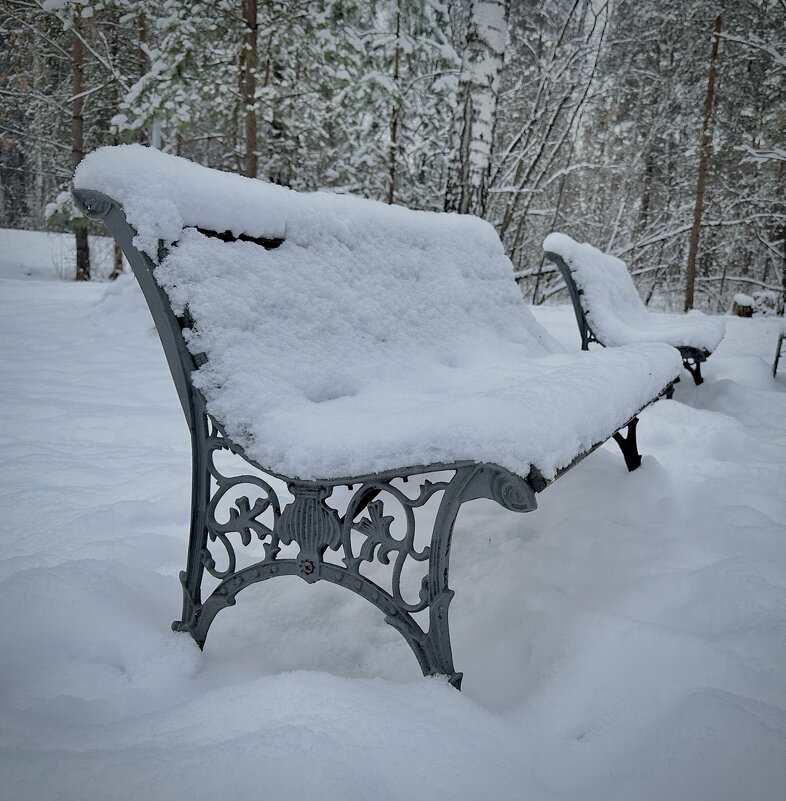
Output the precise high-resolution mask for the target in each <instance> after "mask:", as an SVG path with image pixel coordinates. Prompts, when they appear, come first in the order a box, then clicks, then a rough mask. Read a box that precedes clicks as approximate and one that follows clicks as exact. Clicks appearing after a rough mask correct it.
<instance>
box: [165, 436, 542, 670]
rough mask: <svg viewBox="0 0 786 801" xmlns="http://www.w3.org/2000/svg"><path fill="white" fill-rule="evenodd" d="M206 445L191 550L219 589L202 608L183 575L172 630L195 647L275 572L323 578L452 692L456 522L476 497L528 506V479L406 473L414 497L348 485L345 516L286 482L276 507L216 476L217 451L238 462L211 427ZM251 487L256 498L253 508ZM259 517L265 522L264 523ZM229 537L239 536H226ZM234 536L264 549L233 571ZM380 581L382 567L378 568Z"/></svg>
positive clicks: (393, 487)
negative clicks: (377, 620) (427, 527)
mask: <svg viewBox="0 0 786 801" xmlns="http://www.w3.org/2000/svg"><path fill="white" fill-rule="evenodd" d="M204 442H205V445H204V448H205V453H206V460H205V462H204V464H205V465H206V468H207V472H208V473H209V477H210V484H211V488H210V493H209V499H208V500H207V510H206V516H205V529H206V536H205V537H204V541H203V543H202V545H201V546H200V548H201V550H198V551H196V552H194V553H195V556H197V558H198V564H199V565H201V567H202V568H204V570H206V571H207V572H208V573H209V574H210V575H211V576H213V577H214V578H215V579H217V580H218V586H216V587H215V588H214V589H213V591H212V593H210V595H209V596H208V598H207V599H206V600H205V601H204V603H203V602H201V600H200V598H201V594H200V584H201V580H197V581H196V582H194V581H193V580H192V581H189V580H187V577H186V575H185V574H184V576H183V589H184V594H185V596H186V600H185V603H184V618H183V620H182V621H179V622H176V623H175V624H174V627H175V628H176V629H178V630H185V631H189V632H190V633H191V635H192V636H193V637H194V639H195V640H196V641H197V642H198V643H199V644H200V645H202V644H204V642H205V638H206V637H207V632H208V629H209V628H210V625H211V623H212V621H213V619H214V618H215V616H216V614H217V613H218V612H219V611H220V610H221V609H223V608H224V607H226V606H231V605H232V604H234V603H235V596H236V595H237V594H238V593H239V592H240V591H241V590H242V589H243V588H244V587H247V586H249V585H250V584H254V583H256V582H259V581H265V580H266V579H269V578H273V577H274V576H279V575H296V576H300V578H302V579H304V580H305V581H307V582H309V583H313V582H315V581H319V580H326V581H329V582H331V583H333V584H339V585H341V586H344V587H347V588H348V589H350V590H352V591H353V592H355V593H357V594H358V595H361V596H362V597H364V598H366V599H367V600H368V601H370V602H371V603H372V604H374V605H375V606H376V607H377V608H378V609H380V610H381V611H382V612H383V613H384V615H385V620H386V621H387V622H388V623H390V624H391V625H392V626H394V627H395V628H396V629H398V630H399V631H400V632H401V634H402V635H403V636H404V637H405V639H406V640H407V642H408V643H409V645H410V647H411V648H412V650H413V652H414V653H415V656H416V657H417V659H418V662H419V663H420V666H421V668H422V670H423V672H424V673H428V674H431V673H441V674H446V675H447V676H448V677H449V680H450V681H451V683H453V684H454V685H455V686H459V684H460V682H461V674H460V673H456V672H455V671H454V669H453V659H452V654H451V648H450V634H449V628H448V607H449V606H450V602H451V600H452V598H453V591H452V590H451V589H450V587H449V586H448V562H449V555H450V540H451V537H452V533H453V525H454V523H455V520H456V516H457V514H458V510H459V508H460V506H461V504H462V503H463V502H465V501H468V500H472V499H474V498H481V497H484V498H491V499H493V500H495V501H497V503H499V504H501V505H502V506H504V507H505V508H507V509H511V510H513V511H528V510H530V509H533V508H535V500H534V492H533V489H532V487H531V485H530V484H529V483H528V482H527V481H526V480H524V479H522V478H520V477H518V476H515V475H513V474H512V473H510V472H508V471H507V470H504V469H502V468H499V467H495V466H493V465H478V464H467V465H461V466H456V467H454V468H450V478H449V479H448V480H443V481H432V480H430V479H428V478H425V475H424V474H415V475H413V474H411V473H410V474H409V477H410V478H416V479H418V480H419V481H420V483H419V484H417V483H414V482H413V486H414V487H415V488H416V491H415V492H411V493H409V494H408V493H406V492H404V490H403V489H402V488H401V487H400V486H399V484H398V480H397V479H398V478H404V476H398V477H391V478H387V477H385V478H383V477H377V478H373V479H369V480H366V481H364V482H362V483H361V484H359V485H358V486H357V488H354V491H353V492H352V495H351V496H350V497H349V500H348V502H347V504H346V510H345V511H344V513H343V514H340V513H339V511H338V510H337V509H336V508H334V507H332V506H330V505H328V502H327V501H328V499H329V498H330V496H331V495H332V493H333V490H334V488H335V486H336V483H330V482H327V483H324V484H317V483H310V482H298V481H290V482H289V483H288V485H287V486H288V489H289V492H290V493H291V494H292V496H293V497H292V500H291V501H289V502H288V503H287V504H286V505H284V506H283V508H282V505H281V502H280V500H279V497H278V496H277V494H276V492H275V491H274V489H273V487H272V486H271V485H270V484H269V483H268V482H267V481H266V480H265V479H264V478H262V477H261V476H260V475H255V474H251V473H243V474H242V475H231V476H228V475H225V474H224V473H223V472H222V470H221V469H219V467H218V465H216V459H215V457H216V454H217V453H219V452H221V451H226V450H229V451H231V452H233V453H236V454H238V455H240V456H242V452H238V450H237V449H236V448H235V447H234V446H233V445H232V443H231V442H230V441H229V440H228V439H227V438H225V437H224V435H223V434H222V432H221V431H220V430H219V428H218V427H217V426H216V425H214V424H213V423H212V422H211V423H210V428H209V431H208V432H207V434H206V437H205V440H204ZM249 487H251V488H252V489H253V490H254V491H255V492H256V497H255V499H254V500H253V502H252V500H251V499H250V495H251V494H252V492H250V491H249V490H248V488H249ZM243 490H245V492H243ZM437 495H440V498H439V503H438V507H437V509H436V514H435V516H434V518H433V519H434V522H433V526H432V529H431V532H430V539H429V540H428V544H425V545H422V546H420V547H419V546H418V544H417V543H416V540H415V533H416V512H417V510H419V509H422V508H423V507H424V506H425V505H426V504H427V503H428V502H429V501H431V500H432V498H435V496H437ZM412 496H414V497H412ZM219 510H220V512H219ZM423 514H425V513H423ZM265 515H267V517H266V519H267V521H268V522H264V521H263V520H262V517H263V516H265ZM395 520H398V521H399V523H400V526H399V528H397V529H394V528H393V524H394V521H395ZM421 522H425V521H421ZM394 532H395V533H394ZM231 535H236V536H235V537H232V538H231V539H230V536H231ZM238 537H239V541H240V543H241V544H242V546H244V547H248V546H251V545H252V543H254V542H255V541H257V540H258V541H259V542H261V544H262V548H263V553H262V554H261V555H262V559H261V560H259V561H256V562H253V563H252V564H250V565H248V566H246V567H238V559H237V555H236V552H235V547H236V544H237V540H238ZM233 540H234V542H233ZM219 542H220V543H221V546H222V548H223V549H224V551H225V552H226V556H227V564H226V567H225V568H224V569H219V568H218V567H217V566H216V561H215V559H214V557H213V555H212V553H211V550H210V545H211V544H212V543H219ZM293 544H294V545H296V546H297V548H298V552H297V554H296V555H294V557H293V556H291V555H289V554H286V555H285V556H282V546H290V545H293ZM329 550H331V551H335V552H337V554H338V556H337V557H336V559H335V560H330V559H326V558H325V556H326V553H327V552H328V551H329ZM372 564H379V565H385V566H389V567H390V570H389V574H388V577H387V579H384V580H382V581H381V583H380V580H379V579H378V578H375V579H373V580H372V579H371V578H370V577H369V576H367V575H365V574H364V567H369V568H370V566H371V565H372ZM408 565H411V566H413V567H415V566H417V565H422V568H418V569H417V571H416V575H415V580H417V578H418V571H419V574H420V586H419V589H417V590H416V593H417V595H416V597H410V598H407V597H405V596H406V595H411V594H412V592H413V589H412V588H410V590H409V592H406V591H405V590H404V589H402V583H403V584H405V585H406V584H407V583H408V582H404V581H402V576H403V574H404V572H405V569H407V566H408ZM369 572H370V571H369ZM407 572H408V571H407ZM378 574H379V570H377V571H375V575H378ZM413 586H414V587H416V586H417V584H416V583H415V584H414V585H413ZM421 612H422V613H427V614H428V621H429V623H428V626H426V627H423V626H421V625H420V624H419V623H418V622H417V621H416V619H415V618H414V617H413V616H414V615H417V614H418V613H421Z"/></svg>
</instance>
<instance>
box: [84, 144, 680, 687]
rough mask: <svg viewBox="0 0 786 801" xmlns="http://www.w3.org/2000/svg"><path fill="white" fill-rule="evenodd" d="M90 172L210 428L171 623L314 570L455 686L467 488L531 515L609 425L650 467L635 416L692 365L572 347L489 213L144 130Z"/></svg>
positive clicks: (200, 631) (198, 422)
mask: <svg viewBox="0 0 786 801" xmlns="http://www.w3.org/2000/svg"><path fill="white" fill-rule="evenodd" d="M74 187H75V190H74V195H75V198H76V200H77V203H78V204H79V206H80V208H81V209H82V210H83V211H84V212H85V213H86V214H87V215H89V216H91V217H93V218H95V219H101V220H103V221H104V222H105V224H106V225H107V226H108V228H109V230H110V231H111V232H112V234H113V235H114V236H115V238H116V239H117V241H118V242H119V243H120V245H121V247H122V248H123V251H124V252H125V255H126V256H127V258H128V260H129V262H130V264H131V266H132V268H133V270H134V273H135V275H136V277H137V279H138V281H139V284H140V286H141V288H142V291H143V292H144V295H145V297H146V299H147V302H148V305H149V307H150V309H151V312H152V314H153V318H154V320H155V323H156V327H157V329H158V333H159V336H160V338H161V341H162V344H163V346H164V351H165V354H166V357H167V360H168V363H169V367H170V370H171V372H172V376H173V378H174V381H175V385H176V387H177V391H178V395H179V398H180V401H181V404H182V406H183V410H184V412H185V416H186V420H187V422H188V425H189V428H190V430H191V437H192V455H193V481H192V487H193V494H192V515H191V531H190V542H189V549H188V561H187V567H186V570H185V571H184V572H183V573H182V574H181V581H182V584H183V593H184V603H183V614H182V617H181V619H180V620H179V621H176V623H175V624H173V625H174V628H175V629H177V630H181V631H187V632H189V633H190V634H191V635H192V636H193V637H194V639H195V640H196V641H197V642H198V643H199V645H200V646H202V645H203V644H204V642H205V638H206V636H207V632H208V629H209V627H210V625H211V623H212V621H213V619H214V617H215V616H216V614H217V613H218V612H219V611H220V610H221V609H223V608H224V607H226V606H229V605H232V604H234V603H235V598H236V596H237V594H238V593H239V592H240V590H242V589H243V588H245V587H247V586H249V585H251V584H254V583H256V582H259V581H264V580H266V579H270V578H273V577H275V576H282V575H297V576H300V577H301V578H303V579H305V580H306V581H307V582H315V581H317V580H320V579H321V580H325V581H329V582H332V583H334V584H338V585H341V586H344V587H347V588H348V589H350V590H352V591H353V592H355V593H358V594H359V595H361V596H362V597H364V598H366V599H367V600H368V601H370V602H371V603H372V604H373V605H374V606H376V607H377V608H378V609H380V610H381V611H382V612H383V613H384V615H385V620H386V621H387V622H388V623H390V624H391V625H392V626H394V627H395V628H396V629H398V630H399V631H400V632H401V634H403V636H404V637H405V638H406V641H407V642H408V643H409V645H410V647H411V648H412V650H413V651H414V653H415V655H416V657H417V659H418V661H419V663H420V666H421V668H422V670H423V672H424V674H445V675H446V676H448V678H449V680H450V682H451V683H452V684H453V685H454V686H459V684H460V680H461V674H460V673H457V672H456V671H455V669H454V666H453V658H452V654H451V645H450V635H449V628H448V607H449V605H450V602H451V599H452V597H453V590H452V589H451V588H450V586H449V581H448V566H449V557H450V548H451V537H452V532H453V525H454V522H455V520H456V516H457V514H458V511H459V508H460V507H461V505H462V503H464V502H466V501H469V500H472V499H475V498H490V499H493V500H495V501H497V502H498V503H499V504H501V505H502V506H503V507H505V508H507V509H510V510H513V511H518V512H525V511H530V510H533V509H535V507H536V505H537V504H536V500H535V496H536V493H538V492H540V491H541V490H543V489H544V488H545V487H546V486H548V485H549V484H550V483H551V482H552V481H554V480H555V479H556V478H557V477H558V476H560V475H561V474H562V473H564V472H565V471H566V470H567V469H568V468H570V467H571V466H572V465H574V464H575V463H576V462H577V461H579V460H580V459H582V458H583V457H584V456H586V455H587V454H588V453H590V452H591V451H592V450H593V449H595V448H596V447H597V446H598V445H599V444H601V443H602V442H604V441H605V440H606V439H608V438H610V437H611V436H615V438H616V439H617V441H618V442H619V444H620V445H621V447H622V449H623V454H624V455H625V459H626V463H627V464H628V466H629V467H630V468H631V469H633V468H635V467H636V466H637V465H638V463H639V462H640V457H639V456H638V452H637V448H636V440H635V423H636V420H637V418H636V415H637V413H638V412H639V411H640V410H641V409H642V408H643V407H644V406H646V405H647V404H648V403H650V402H651V401H652V400H653V399H654V398H656V397H657V396H658V395H659V394H660V393H661V392H662V391H663V389H664V388H665V387H666V386H667V385H669V384H670V383H671V382H672V381H674V379H675V378H676V376H677V374H678V373H679V370H680V360H679V358H678V357H677V353H676V351H674V350H673V349H672V348H670V347H667V346H665V345H658V344H640V345H631V346H629V347H623V348H618V349H612V350H606V351H599V352H596V353H569V352H567V351H565V350H564V349H563V348H562V347H561V346H560V345H559V344H558V343H557V342H556V341H555V340H554V339H552V338H551V337H550V336H549V335H548V333H547V332H546V331H545V330H544V329H543V328H541V327H540V326H539V325H538V324H537V323H536V322H535V320H534V318H533V317H532V315H531V314H530V312H529V310H528V309H527V307H526V306H525V305H524V303H523V302H522V300H521V297H520V295H519V293H518V290H517V289H516V287H515V284H514V282H513V280H512V279H511V266H510V262H509V261H508V259H507V258H506V256H505V254H504V252H503V249H502V245H501V244H500V241H499V239H498V237H497V235H496V233H495V232H494V230H493V229H492V228H491V226H490V225H488V224H486V223H484V222H482V221H481V220H479V219H476V218H473V217H465V216H458V215H447V214H433V213H425V212H413V211H409V210H407V209H404V208H401V207H395V206H386V205H383V204H381V203H375V202H371V201H366V200H361V199H359V198H354V197H348V196H340V195H333V194H327V193H315V194H300V193H297V192H294V191H291V190H288V189H285V188H282V187H278V186H273V185H270V184H266V183H263V182H260V181H255V180H250V179H247V178H241V177H239V176H236V175H231V174H227V173H222V172H219V171H216V170H210V169H206V168H203V167H200V166H198V165H196V164H193V163H191V162H189V161H187V160H185V159H181V158H177V157H173V156H168V155H165V154H163V153H160V152H158V151H155V150H150V149H147V148H143V147H140V146H121V147H114V148H103V149H101V150H98V151H96V152H94V153H92V154H91V155H89V156H88V157H87V158H86V159H85V160H84V161H83V162H82V164H81V165H80V167H79V168H78V170H77V172H76V175H75V179H74ZM629 423H630V424H631V425H630V427H629V433H628V436H627V438H624V437H623V436H622V434H620V433H619V432H620V429H622V428H624V427H626V426H628V424H629ZM227 452H231V453H233V454H237V455H240V456H242V457H243V459H244V460H245V465H246V467H245V469H244V470H243V471H241V472H239V473H238V472H230V471H228V470H227V469H226V468H225V466H224V459H225V457H226V454H227ZM271 476H272V477H275V478H277V479H283V480H284V481H285V482H286V488H285V489H284V490H283V492H282V491H281V490H280V489H279V490H276V489H275V488H274V485H275V486H279V485H278V483H277V482H276V481H274V480H273V479H272V478H270V477H271ZM412 478H415V480H414V481H409V482H408V483H406V484H405V483H404V482H406V481H407V479H412ZM343 485H346V486H347V489H344V487H343ZM432 500H434V503H435V504H436V513H435V516H433V517H429V515H428V514H425V519H426V520H427V521H428V522H429V527H430V534H429V536H427V537H425V538H424V537H423V536H422V533H420V532H418V531H416V519H417V520H420V521H422V520H423V519H424V509H425V507H427V506H428V507H429V508H431V504H430V503H429V502H430V501H432ZM394 518H397V520H398V521H400V524H399V523H398V522H394ZM432 521H433V529H432V526H431V523H432ZM484 538H485V536H484ZM484 538H481V539H479V540H478V542H477V543H475V545H474V546H473V547H482V539H484ZM254 541H256V542H257V545H258V547H259V548H260V553H259V555H258V556H257V557H255V558H254V559H253V560H251V562H250V564H246V565H245V566H242V567H241V566H240V561H241V559H240V557H241V556H242V555H243V554H244V553H247V552H248V550H249V549H250V548H251V547H252V542H254ZM216 548H218V549H219V551H220V553H221V554H222V555H221V556H220V557H219V553H214V550H215V549H216ZM221 559H223V561H221ZM413 569H414V570H415V572H416V573H418V576H417V581H416V584H415V586H414V588H413V587H412V586H411V585H410V584H408V583H407V581H405V579H404V576H405V575H407V576H409V574H410V573H411V571H412V570H413ZM210 576H212V579H209V578H208V577H210ZM205 582H207V583H205ZM210 584H212V587H210V586H209V585H210ZM205 587H208V590H207V592H208V594H207V596H206V597H203V590H204V589H205Z"/></svg>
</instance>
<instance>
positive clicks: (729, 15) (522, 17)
mask: <svg viewBox="0 0 786 801" xmlns="http://www.w3.org/2000/svg"><path fill="white" fill-rule="evenodd" d="M0 38H2V42H3V44H2V47H1V48H0V136H1V137H2V140H1V142H0V144H1V146H0V227H7V228H28V229H42V228H45V227H48V228H50V229H53V230H61V231H62V230H73V231H74V232H75V235H76V240H77V244H76V254H77V269H76V277H77V278H82V279H85V278H89V277H90V263H89V252H88V248H87V223H86V221H84V220H82V219H79V218H78V217H77V216H75V215H76V212H75V210H74V209H73V207H72V205H71V202H70V196H69V194H68V188H69V184H70V180H71V177H72V175H73V169H74V166H75V165H76V164H77V163H78V162H79V161H80V160H81V158H82V157H83V155H84V154H85V153H86V152H89V151H90V150H92V149H93V148H95V147H98V146H100V145H106V144H118V143H123V142H141V143H145V144H151V145H153V146H155V147H159V148H161V149H163V150H166V151H168V152H171V153H176V154H179V155H183V156H187V157H188V158H191V159H194V160H196V161H198V162H200V163H202V164H205V165H208V166H211V167H219V168H222V169H227V170H231V171H236V172H241V173H243V174H245V175H250V176H255V177H259V178H262V179H264V180H268V181H274V182H277V183H280V184H283V185H286V186H290V187H292V188H294V189H298V190H315V189H328V190H332V191H340V192H353V193H357V194H360V195H364V196H366V197H370V198H375V199H378V200H381V201H384V202H388V203H401V204H404V205H407V206H411V207H413V208H419V209H430V210H437V211H442V210H448V211H462V212H469V213H473V214H478V215H480V216H482V217H484V218H485V219H487V220H488V221H489V222H491V223H492V224H493V225H494V226H495V228H496V229H497V231H498V233H499V234H500V237H501V239H502V241H503V244H504V246H505V249H506V251H507V253H508V255H509V256H510V258H511V260H512V262H513V265H514V270H515V273H514V276H515V279H516V280H517V281H518V283H519V286H520V287H521V289H522V292H523V294H524V296H525V298H526V299H527V300H528V301H530V302H533V303H536V304H537V303H542V302H544V301H546V300H548V299H551V298H561V299H562V300H565V296H560V295H559V293H560V292H564V284H563V283H562V281H561V279H560V278H559V275H558V274H557V273H556V272H555V270H554V268H553V267H552V266H551V265H550V264H547V263H545V262H544V259H543V255H542V248H541V243H542V240H543V238H544V237H545V235H546V234H548V233H549V232H551V231H554V230H558V231H563V232H565V233H568V234H570V235H571V236H573V237H574V238H576V239H579V240H581V241H588V242H590V243H592V244H594V245H596V246H598V247H600V248H601V249H603V250H606V251H609V252H612V253H614V254H616V255H618V256H620V257H621V258H623V259H624V260H625V261H626V262H627V264H628V266H629V268H630V270H631V273H632V275H633V277H634V280H635V282H636V284H637V286H638V288H639V291H640V293H641V295H642V297H643V299H644V300H645V302H647V303H648V304H650V303H651V304H652V305H654V306H657V307H661V308H674V309H677V308H691V307H693V306H694V305H695V306H697V307H700V308H703V309H705V310H708V311H714V312H723V311H727V310H728V309H729V307H730V305H731V299H732V297H733V296H734V294H735V293H738V292H745V293H748V294H753V293H755V292H758V293H764V295H762V297H765V298H769V299H770V305H774V306H776V307H779V310H780V311H781V312H782V309H783V292H784V282H785V281H786V269H785V268H784V265H785V264H786V0H735V1H734V2H727V3H722V2H719V0H714V1H713V0H637V1H636V2H633V1H632V0H541V2H534V1H533V0H509V1H508V2H506V0H452V1H451V2H437V0H137V1H136V2H129V1H128V0H126V1H123V0H95V2H82V3H78V2H72V1H70V0H45V1H44V0H0ZM117 258H118V259H119V254H118V257H117ZM117 263H118V264H119V262H117ZM694 279H695V283H694ZM694 286H695V294H694V290H693V287H694ZM767 293H769V294H767Z"/></svg>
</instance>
